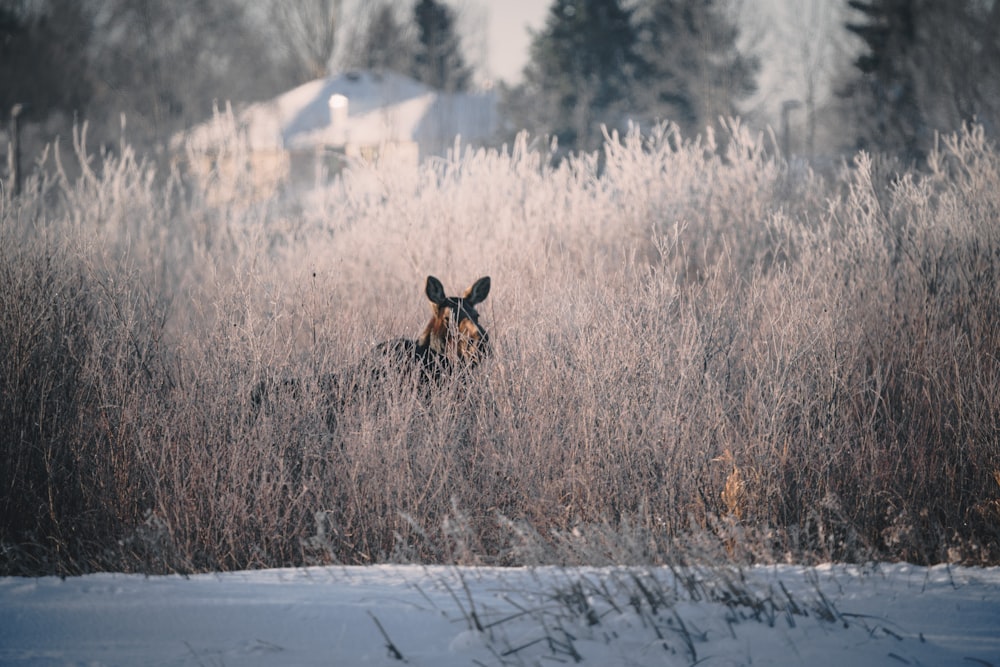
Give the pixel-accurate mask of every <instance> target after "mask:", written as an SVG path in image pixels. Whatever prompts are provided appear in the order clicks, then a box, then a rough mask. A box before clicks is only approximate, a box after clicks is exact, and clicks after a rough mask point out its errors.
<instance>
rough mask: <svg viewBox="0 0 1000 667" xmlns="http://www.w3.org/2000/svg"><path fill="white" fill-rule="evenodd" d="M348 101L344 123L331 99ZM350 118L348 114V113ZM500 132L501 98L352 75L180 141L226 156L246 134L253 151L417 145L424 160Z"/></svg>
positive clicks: (221, 120)
mask: <svg viewBox="0 0 1000 667" xmlns="http://www.w3.org/2000/svg"><path fill="white" fill-rule="evenodd" d="M334 96H341V97H340V98H335V99H337V100H338V101H339V103H341V104H342V103H343V102H344V98H346V109H341V111H340V115H338V113H337V111H336V110H335V109H333V108H331V98H332V97H334ZM344 112H346V113H344ZM496 128H497V112H496V96H495V94H494V93H493V92H492V91H488V92H485V93H441V92H437V91H434V90H432V89H430V88H428V87H427V86H425V85H423V84H421V83H419V82H418V81H415V80H414V79H411V78H409V77H406V76H403V75H401V74H396V73H395V72H388V71H387V72H379V73H376V72H368V71H361V72H347V73H341V74H337V75H335V76H331V77H327V78H324V79H316V80H314V81H309V82H308V83H304V84H302V85H301V86H298V87H296V88H293V89H292V90H289V91H288V92H285V93H283V94H281V95H278V96H277V97H275V98H273V99H271V100H267V101H264V102H258V103H255V104H251V105H250V106H248V107H247V108H246V109H244V110H243V111H241V112H239V113H236V114H222V113H219V114H216V116H215V117H214V118H213V119H211V120H209V121H206V122H204V123H201V124H199V125H197V126H195V127H193V128H191V129H190V130H188V131H187V132H185V133H183V134H182V135H179V136H178V137H175V138H174V141H173V142H172V143H173V144H174V145H175V147H179V146H182V145H187V146H189V147H191V148H193V149H195V150H204V151H207V150H212V149H218V148H219V147H221V146H222V145H225V144H226V143H228V142H230V141H233V140H234V135H235V134H236V133H238V134H239V135H240V136H243V137H245V138H246V141H247V143H248V144H249V147H250V148H251V149H252V150H310V149H313V148H316V147H319V146H328V147H337V146H344V145H346V144H348V143H353V144H363V145H373V144H374V145H377V144H381V143H385V142H408V141H413V142H416V143H418V144H419V145H420V148H421V152H422V153H424V152H430V153H436V152H439V151H440V150H441V149H443V148H447V147H449V146H450V145H451V144H452V143H453V142H454V139H455V136H456V135H461V137H462V140H463V141H465V142H472V143H480V142H483V141H487V140H489V139H491V138H492V137H493V135H494V133H495V130H496Z"/></svg>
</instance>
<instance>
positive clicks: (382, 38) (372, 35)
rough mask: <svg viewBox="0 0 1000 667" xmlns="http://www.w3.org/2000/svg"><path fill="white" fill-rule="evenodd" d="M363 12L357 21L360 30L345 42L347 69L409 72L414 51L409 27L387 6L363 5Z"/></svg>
mask: <svg viewBox="0 0 1000 667" xmlns="http://www.w3.org/2000/svg"><path fill="white" fill-rule="evenodd" d="M365 12H366V13H365V14H364V15H363V16H360V17H358V19H359V20H358V23H361V24H362V27H361V28H360V29H359V30H358V32H357V33H355V34H352V35H349V36H348V38H347V39H348V40H349V42H348V45H347V47H346V50H347V55H346V56H345V61H346V64H347V66H348V67H351V68H354V69H362V70H373V71H376V72H378V71H386V70H388V71H393V72H398V73H400V74H403V73H406V72H409V71H410V68H411V64H412V63H413V54H414V51H415V50H416V47H415V45H414V38H413V30H412V29H411V26H410V25H409V24H408V23H407V22H405V21H404V20H402V19H400V18H399V14H398V12H397V10H396V6H395V5H394V4H392V3H391V2H387V1H383V2H376V3H369V4H366V5H365Z"/></svg>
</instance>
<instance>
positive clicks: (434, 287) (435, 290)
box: [424, 276, 448, 306]
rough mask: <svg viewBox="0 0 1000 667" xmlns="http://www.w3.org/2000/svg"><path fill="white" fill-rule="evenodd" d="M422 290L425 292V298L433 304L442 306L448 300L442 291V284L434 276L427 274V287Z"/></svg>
mask: <svg viewBox="0 0 1000 667" xmlns="http://www.w3.org/2000/svg"><path fill="white" fill-rule="evenodd" d="M424 291H425V292H426V293H427V298H428V299H430V301H431V303H433V304H435V305H438V306H442V305H444V303H445V302H446V301H447V300H448V297H447V295H445V293H444V285H442V284H441V281H440V280H438V279H437V278H435V277H434V276H427V287H426V288H425V290H424Z"/></svg>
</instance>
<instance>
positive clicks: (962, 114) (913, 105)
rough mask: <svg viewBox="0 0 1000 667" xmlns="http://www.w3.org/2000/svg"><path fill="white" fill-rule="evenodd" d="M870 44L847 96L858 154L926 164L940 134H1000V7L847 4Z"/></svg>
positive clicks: (875, 0)
mask: <svg viewBox="0 0 1000 667" xmlns="http://www.w3.org/2000/svg"><path fill="white" fill-rule="evenodd" d="M847 4H848V5H849V6H850V7H851V8H853V9H854V10H855V12H856V16H857V18H856V20H853V21H851V22H850V23H848V25H847V29H848V30H849V31H850V32H852V33H854V34H855V35H857V36H858V37H859V38H860V39H861V40H862V41H863V43H864V51H863V53H862V54H861V55H860V56H859V57H858V58H857V59H856V60H855V62H854V67H855V70H856V71H855V73H854V75H853V77H852V78H851V79H850V80H849V81H848V82H847V83H846V85H845V86H844V87H843V88H842V90H841V94H842V95H843V96H844V97H845V98H846V99H847V100H848V102H849V104H848V105H845V109H846V113H847V114H848V116H849V118H850V121H851V122H850V126H851V127H853V128H854V135H855V136H854V147H855V148H865V149H868V150H870V151H880V152H887V153H892V154H894V155H896V156H898V157H900V158H902V159H904V160H920V159H921V158H923V157H924V156H925V155H926V153H927V150H928V149H929V148H930V147H931V146H932V144H933V141H934V132H935V131H952V130H955V129H957V128H959V127H960V126H961V124H962V123H965V122H970V121H973V120H975V121H978V122H980V123H982V124H983V125H984V126H985V128H986V129H987V131H988V132H989V133H990V134H992V135H994V136H996V133H997V131H998V130H1000V2H996V1H995V0H987V1H984V0H868V1H862V0H848V2H847Z"/></svg>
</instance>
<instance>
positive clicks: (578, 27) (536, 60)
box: [512, 0, 644, 150]
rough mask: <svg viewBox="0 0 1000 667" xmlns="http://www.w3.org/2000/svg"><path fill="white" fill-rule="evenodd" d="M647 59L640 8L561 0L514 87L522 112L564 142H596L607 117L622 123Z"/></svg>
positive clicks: (607, 0)
mask: <svg viewBox="0 0 1000 667" xmlns="http://www.w3.org/2000/svg"><path fill="white" fill-rule="evenodd" d="M643 67H644V63H643V61H642V59H641V57H640V56H639V53H638V51H637V37H636V30H635V28H634V26H633V24H632V12H631V11H630V10H628V9H626V8H625V7H624V6H623V5H622V3H621V2H620V1H619V0H555V2H553V3H552V6H551V8H550V9H549V13H548V17H547V19H546V22H545V27H544V28H543V29H542V30H541V32H539V33H537V34H535V35H534V37H533V39H532V43H531V58H530V61H529V63H528V65H527V67H526V68H525V70H524V83H523V84H522V85H521V86H520V87H519V88H517V89H515V90H514V91H513V92H512V95H513V96H515V97H517V98H519V101H518V103H517V104H515V106H514V107H513V109H514V113H515V114H518V115H521V116H522V117H523V120H524V122H525V124H526V125H525V126H526V127H532V128H533V129H534V130H535V131H536V132H539V133H544V134H549V135H556V136H558V138H559V142H560V145H561V146H562V147H564V148H572V149H582V150H592V149H594V148H596V147H597V146H598V145H600V142H601V129H600V126H601V124H606V125H608V126H610V127H618V126H620V125H621V124H622V122H623V120H624V119H625V114H626V113H627V111H628V109H629V108H630V106H631V101H632V93H633V92H634V85H635V82H636V81H637V80H638V79H640V78H642V76H643V73H642V71H641V70H642V68H643Z"/></svg>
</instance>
